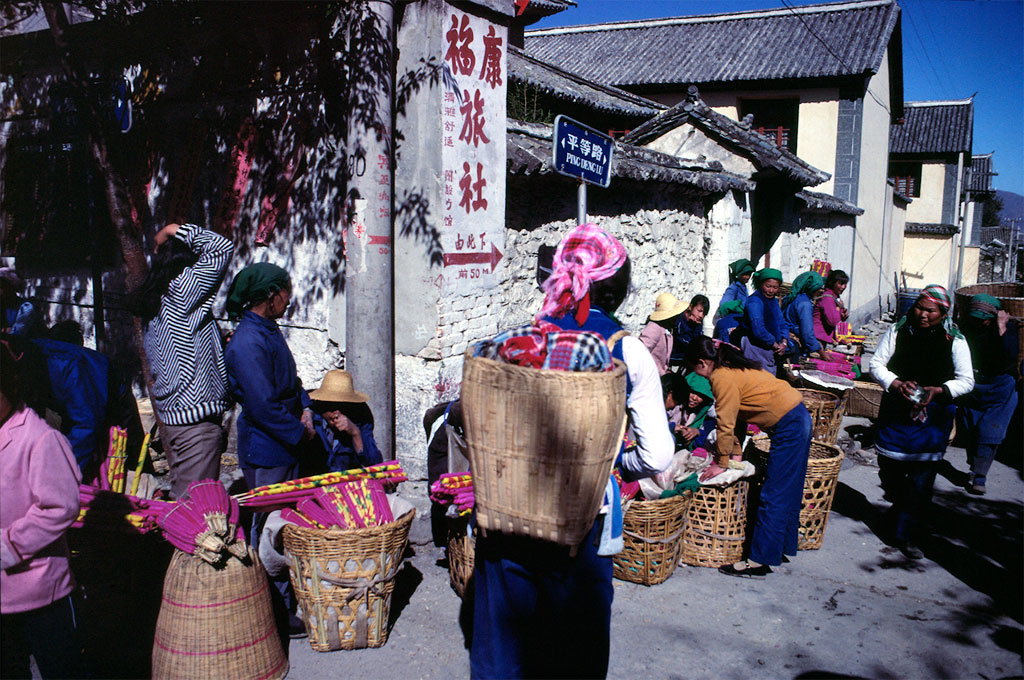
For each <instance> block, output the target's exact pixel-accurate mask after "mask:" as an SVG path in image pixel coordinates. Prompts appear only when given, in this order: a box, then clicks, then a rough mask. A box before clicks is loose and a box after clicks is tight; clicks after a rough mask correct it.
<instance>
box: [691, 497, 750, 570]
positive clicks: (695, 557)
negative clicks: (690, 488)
mask: <svg viewBox="0 0 1024 680" xmlns="http://www.w3.org/2000/svg"><path fill="white" fill-rule="evenodd" d="M747 489H748V484H747V482H745V481H743V480H740V481H739V482H736V483H735V484H733V485H731V486H727V487H725V488H723V489H719V488H717V487H711V486H705V487H702V488H700V489H698V490H697V491H696V492H695V493H694V494H693V498H692V500H691V501H690V505H689V507H688V508H687V510H686V525H685V527H684V528H683V542H682V551H681V555H680V561H681V562H682V563H683V564H688V565H691V566H694V567H720V566H722V565H723V564H729V563H731V562H736V561H737V560H739V559H740V558H741V557H742V556H743V541H744V539H746V535H747Z"/></svg>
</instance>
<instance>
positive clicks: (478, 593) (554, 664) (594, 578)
mask: <svg viewBox="0 0 1024 680" xmlns="http://www.w3.org/2000/svg"><path fill="white" fill-rule="evenodd" d="M629 272H630V265H629V258H628V257H627V255H626V249H625V248H623V247H622V244H621V243H619V242H618V241H617V240H616V239H615V238H614V237H612V236H611V235H610V234H608V233H607V232H605V231H604V230H603V229H601V228H600V227H598V226H597V225H595V224H584V225H581V226H579V227H576V228H575V229H573V230H571V231H570V232H569V233H568V234H566V235H565V237H564V238H563V239H562V241H561V243H559V245H558V249H557V250H556V251H555V256H554V261H553V266H552V273H551V276H550V277H549V278H548V279H547V280H546V281H545V282H544V284H543V286H542V287H543V290H544V304H543V307H542V308H541V311H540V313H539V314H538V315H537V319H538V320H543V321H547V322H549V323H553V324H555V325H556V326H558V327H560V328H562V329H564V330H584V331H591V332H595V333H598V334H599V335H601V336H602V337H604V338H605V340H606V341H612V343H613V348H612V356H613V357H615V358H617V359H619V360H621V361H623V362H624V363H625V364H626V375H627V387H626V410H627V412H628V416H629V423H630V426H631V428H632V430H633V433H634V435H635V438H636V441H637V447H636V449H635V450H631V451H628V452H623V453H622V454H621V457H620V460H619V463H618V465H619V467H620V468H621V469H622V470H623V473H624V474H626V475H629V476H632V477H634V478H639V477H649V476H653V475H655V474H657V473H658V472H660V471H661V470H663V469H665V468H666V467H668V464H669V463H670V462H671V460H672V454H673V449H674V446H673V441H672V435H671V433H670V431H669V428H668V420H667V419H666V417H665V407H664V401H663V398H662V393H661V381H660V378H659V376H658V370H657V368H656V366H655V364H654V359H653V358H651V355H650V352H648V351H647V349H646V348H645V347H644V346H643V344H641V342H640V341H639V340H638V339H637V338H634V337H630V336H628V335H625V336H624V337H623V335H624V333H623V331H622V326H621V324H620V323H619V322H618V320H616V319H615V317H614V316H612V314H613V313H614V312H615V310H616V309H618V307H619V305H621V304H622V302H623V300H625V298H626V293H627V292H628V290H629ZM619 338H621V339H619ZM614 491H615V494H617V493H618V489H617V488H616V489H614ZM605 510H606V508H602V512H603V513H604V514H599V515H598V516H597V517H596V518H595V521H594V526H593V528H592V529H591V532H590V535H589V536H588V537H587V538H586V539H584V541H583V542H582V543H581V544H580V545H578V546H574V547H573V548H572V549H570V548H569V547H567V546H559V545H556V544H554V543H548V542H545V541H540V540H536V539H531V538H526V537H521V536H505V535H502V534H500V533H498V532H493V531H491V532H488V534H487V536H486V537H484V536H478V537H477V544H476V558H475V571H474V583H475V585H474V589H475V592H474V597H475V601H474V610H473V617H474V618H473V637H472V645H471V649H470V665H471V672H472V676H473V677H474V678H521V677H585V678H603V677H605V675H607V672H608V650H609V631H610V625H611V603H612V558H611V556H612V555H613V554H614V553H616V552H618V551H620V550H621V549H622V543H621V513H620V514H619V516H618V526H617V527H616V526H615V519H616V518H615V513H614V506H613V507H612V508H611V509H608V511H607V512H605ZM616 529H617V531H616Z"/></svg>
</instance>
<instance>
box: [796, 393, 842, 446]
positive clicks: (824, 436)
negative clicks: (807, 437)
mask: <svg viewBox="0 0 1024 680" xmlns="http://www.w3.org/2000/svg"><path fill="white" fill-rule="evenodd" d="M797 392H799V393H800V395H801V396H802V397H803V399H804V406H806V407H807V410H808V411H809V412H810V414H811V422H812V423H813V424H814V430H813V432H814V434H813V435H812V438H813V439H816V440H818V441H821V442H825V443H826V444H835V443H836V439H837V438H838V437H839V430H840V426H841V425H842V423H843V411H844V406H845V404H844V403H843V402H842V401H841V400H840V399H839V397H837V396H836V395H834V394H829V393H828V392H822V391H821V390H812V389H807V388H805V387H799V388H797Z"/></svg>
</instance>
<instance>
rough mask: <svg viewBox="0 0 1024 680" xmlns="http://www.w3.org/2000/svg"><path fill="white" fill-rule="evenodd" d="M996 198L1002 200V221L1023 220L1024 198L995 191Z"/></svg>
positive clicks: (1009, 192)
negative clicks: (1010, 219)
mask: <svg viewBox="0 0 1024 680" xmlns="http://www.w3.org/2000/svg"><path fill="white" fill-rule="evenodd" d="M996 196H998V197H999V198H1001V199H1003V211H1002V212H1001V213H1000V217H1002V218H1003V219H1006V218H1013V217H1016V218H1018V219H1020V218H1024V196H1021V195H1020V194H1017V193H1014V192H1012V191H1003V190H1002V189H996Z"/></svg>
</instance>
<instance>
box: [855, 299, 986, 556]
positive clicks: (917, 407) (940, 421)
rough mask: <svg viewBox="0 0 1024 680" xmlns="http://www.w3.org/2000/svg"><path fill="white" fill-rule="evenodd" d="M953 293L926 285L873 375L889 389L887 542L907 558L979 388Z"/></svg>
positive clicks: (884, 474) (883, 412)
mask: <svg viewBox="0 0 1024 680" xmlns="http://www.w3.org/2000/svg"><path fill="white" fill-rule="evenodd" d="M949 303H950V300H949V294H948V293H947V292H946V289H945V288H943V287H942V286H935V285H932V286H926V287H925V288H924V290H922V291H921V295H920V296H919V297H918V298H917V301H916V302H914V305H913V306H912V307H911V308H910V311H908V312H907V315H906V316H905V317H903V318H902V319H900V320H899V321H897V322H896V323H895V324H893V325H892V327H891V328H889V330H888V331H887V332H886V334H885V335H884V336H882V340H881V342H879V343H878V349H877V350H876V351H875V354H874V356H872V357H871V375H872V376H873V377H874V378H875V380H877V381H878V382H879V383H880V384H881V385H882V387H884V388H885V394H884V395H882V405H881V407H880V408H879V410H878V423H877V427H878V432H877V434H876V435H875V449H877V451H878V453H879V456H878V477H879V480H880V481H881V483H882V489H883V490H884V491H885V496H886V500H889V501H890V502H892V508H890V510H889V519H890V520H891V524H892V525H891V527H888V529H889V531H890V532H891V534H892V535H891V536H890V539H891V540H892V542H893V545H895V547H897V548H899V549H900V550H901V551H902V552H903V554H904V555H906V556H907V557H909V558H910V559H920V558H921V557H922V553H921V550H920V549H919V548H918V547H916V545H915V543H916V542H917V541H918V540H919V539H920V538H921V527H922V526H923V524H924V521H925V518H926V516H927V514H928V507H929V505H930V504H931V500H932V487H933V486H934V484H935V473H936V471H937V470H938V465H939V461H940V460H942V457H943V456H944V455H945V454H946V446H947V445H948V444H949V433H950V432H951V431H952V429H953V419H954V416H955V414H956V406H954V405H953V400H954V399H956V398H957V397H960V396H963V395H965V394H967V393H968V392H970V391H971V390H972V389H973V388H974V369H973V367H972V365H971V349H970V347H969V346H968V345H967V341H966V340H965V339H964V336H963V335H962V334H961V333H960V331H959V330H958V329H957V328H956V326H954V325H953V322H952V320H951V319H950V318H949Z"/></svg>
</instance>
